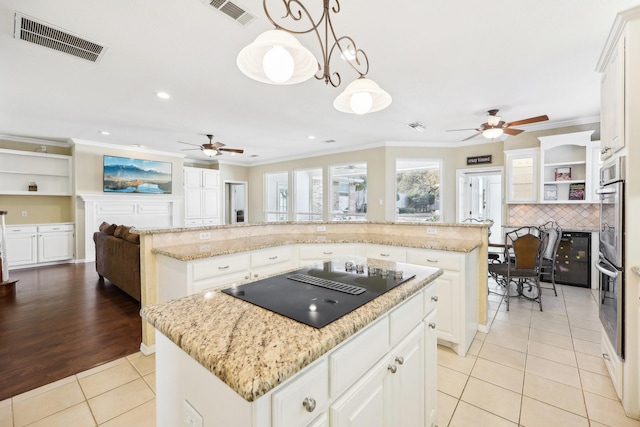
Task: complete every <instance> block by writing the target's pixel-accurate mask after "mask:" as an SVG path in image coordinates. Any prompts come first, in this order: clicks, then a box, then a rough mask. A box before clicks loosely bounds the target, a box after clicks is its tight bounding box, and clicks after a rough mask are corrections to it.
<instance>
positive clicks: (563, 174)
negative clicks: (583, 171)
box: [555, 167, 571, 181]
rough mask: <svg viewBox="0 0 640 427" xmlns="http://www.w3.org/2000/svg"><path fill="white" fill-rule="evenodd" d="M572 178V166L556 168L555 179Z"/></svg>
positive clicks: (566, 179) (564, 179)
mask: <svg viewBox="0 0 640 427" xmlns="http://www.w3.org/2000/svg"><path fill="white" fill-rule="evenodd" d="M570 179H571V168H569V167H566V168H556V170H555V180H556V181H568V180H570Z"/></svg>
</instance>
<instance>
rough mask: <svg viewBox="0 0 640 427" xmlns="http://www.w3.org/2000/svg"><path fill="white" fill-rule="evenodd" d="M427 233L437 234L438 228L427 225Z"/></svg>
mask: <svg viewBox="0 0 640 427" xmlns="http://www.w3.org/2000/svg"><path fill="white" fill-rule="evenodd" d="M427 234H438V229H437V228H435V227H427Z"/></svg>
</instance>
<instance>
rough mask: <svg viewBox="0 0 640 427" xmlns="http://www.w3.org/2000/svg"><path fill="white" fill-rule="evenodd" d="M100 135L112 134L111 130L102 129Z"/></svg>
mask: <svg viewBox="0 0 640 427" xmlns="http://www.w3.org/2000/svg"><path fill="white" fill-rule="evenodd" d="M100 135H111V132H108V131H106V130H101V131H100Z"/></svg>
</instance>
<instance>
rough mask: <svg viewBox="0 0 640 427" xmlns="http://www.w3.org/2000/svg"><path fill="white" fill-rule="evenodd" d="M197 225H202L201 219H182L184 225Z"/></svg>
mask: <svg viewBox="0 0 640 427" xmlns="http://www.w3.org/2000/svg"><path fill="white" fill-rule="evenodd" d="M198 225H202V220H201V219H185V220H184V226H185V227H196V226H198Z"/></svg>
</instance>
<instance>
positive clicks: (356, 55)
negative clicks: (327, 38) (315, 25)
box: [327, 28, 369, 77]
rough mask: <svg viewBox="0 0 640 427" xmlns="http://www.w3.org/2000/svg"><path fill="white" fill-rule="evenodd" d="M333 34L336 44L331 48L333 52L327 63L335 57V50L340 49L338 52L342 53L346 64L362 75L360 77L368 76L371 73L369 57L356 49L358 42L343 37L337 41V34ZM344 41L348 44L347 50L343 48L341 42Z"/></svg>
mask: <svg viewBox="0 0 640 427" xmlns="http://www.w3.org/2000/svg"><path fill="white" fill-rule="evenodd" d="M332 33H333V28H332ZM333 34H334V39H335V42H334V43H333V46H331V50H330V51H329V55H328V58H327V62H330V61H331V57H332V56H333V53H334V51H335V49H336V48H338V50H339V51H340V55H342V58H344V60H345V62H346V63H347V64H349V66H350V67H351V68H352V69H353V70H354V71H355V72H356V73H358V74H360V77H364V76H366V75H367V74H368V73H369V57H368V56H367V54H366V53H365V51H364V50H362V49H358V48H357V47H356V42H355V41H354V40H353V39H352V38H351V37H349V36H342V37H340V38H337V39H336V38H335V33H333ZM343 41H347V42H348V44H347V46H346V48H343V47H342V44H341V42H343Z"/></svg>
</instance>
